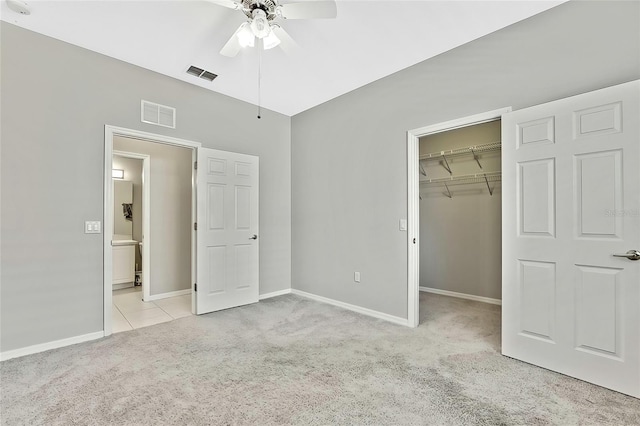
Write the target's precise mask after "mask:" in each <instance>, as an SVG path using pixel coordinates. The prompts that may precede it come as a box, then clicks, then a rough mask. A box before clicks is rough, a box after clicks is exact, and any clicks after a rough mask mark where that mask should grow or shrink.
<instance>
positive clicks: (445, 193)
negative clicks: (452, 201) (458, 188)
mask: <svg viewBox="0 0 640 426" xmlns="http://www.w3.org/2000/svg"><path fill="white" fill-rule="evenodd" d="M444 187H445V188H446V190H447V192H443V194H444V195H446V196H447V197H449V198H453V196H452V195H451V191H449V187H448V186H447V184H446V183H445V184H444Z"/></svg>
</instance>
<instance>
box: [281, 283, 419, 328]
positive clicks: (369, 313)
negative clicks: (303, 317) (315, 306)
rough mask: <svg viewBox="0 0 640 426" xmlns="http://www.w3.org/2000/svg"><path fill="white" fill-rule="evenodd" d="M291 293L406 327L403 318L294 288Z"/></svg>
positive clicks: (405, 321)
mask: <svg viewBox="0 0 640 426" xmlns="http://www.w3.org/2000/svg"><path fill="white" fill-rule="evenodd" d="M291 293H292V294H295V295H297V296H302V297H306V298H307V299H312V300H315V301H317V302H322V303H326V304H329V305H333V306H338V307H340V308H343V309H348V310H350V311H353V312H357V313H359V314H363V315H367V316H370V317H374V318H378V319H381V320H385V321H388V322H392V323H394V324H399V325H404V326H406V325H408V324H407V320H406V319H404V318H400V317H396V316H393V315H389V314H385V313H383V312H378V311H374V310H373V309H367V308H363V307H360V306H356V305H352V304H350V303H345V302H340V301H339V300H333V299H329V298H328V297H323V296H318V295H315V294H311V293H307V292H305V291H300V290H296V289H295V288H292V289H291Z"/></svg>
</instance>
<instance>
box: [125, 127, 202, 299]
mask: <svg viewBox="0 0 640 426" xmlns="http://www.w3.org/2000/svg"><path fill="white" fill-rule="evenodd" d="M113 149H114V150H117V151H126V152H134V153H138V154H146V155H149V156H150V157H151V158H150V160H151V170H150V185H149V187H150V188H151V194H150V196H151V206H150V212H149V214H150V216H151V217H150V224H149V225H150V228H151V229H150V231H151V238H150V241H151V245H150V246H149V244H146V245H145V246H144V248H145V249H148V250H151V251H150V255H151V262H150V268H151V277H143V279H145V280H146V282H145V283H144V284H143V285H149V292H150V294H151V295H152V296H154V295H156V294H162V293H168V292H171V291H178V290H186V289H189V288H191V221H192V216H191V176H192V171H193V166H192V161H193V160H192V150H191V149H188V148H182V147H177V146H170V145H163V144H160V143H151V142H145V141H141V140H135V139H128V138H122V137H115V138H114V141H113ZM139 161H140V160H139ZM147 278H150V279H147Z"/></svg>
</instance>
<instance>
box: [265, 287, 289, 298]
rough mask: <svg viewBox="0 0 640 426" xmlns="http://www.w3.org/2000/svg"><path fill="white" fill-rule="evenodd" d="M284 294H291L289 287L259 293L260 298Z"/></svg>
mask: <svg viewBox="0 0 640 426" xmlns="http://www.w3.org/2000/svg"><path fill="white" fill-rule="evenodd" d="M284 294H291V289H290V288H285V289H284V290H278V291H272V292H271V293H265V294H261V295H260V300H264V299H271V298H272V297H277V296H282V295H284Z"/></svg>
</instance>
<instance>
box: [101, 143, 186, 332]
mask: <svg viewBox="0 0 640 426" xmlns="http://www.w3.org/2000/svg"><path fill="white" fill-rule="evenodd" d="M149 136H151V135H149ZM111 141H112V149H111V150H110V151H111V152H109V153H108V154H107V155H109V160H110V161H109V163H110V165H107V167H108V168H111V169H112V173H113V178H112V179H111V181H110V182H109V184H110V188H109V189H107V191H109V192H110V198H109V199H110V200H112V201H111V202H110V206H111V208H110V209H109V213H110V216H112V218H111V220H109V219H108V217H107V216H105V240H108V241H109V243H110V244H109V245H110V246H111V250H109V252H110V254H111V256H110V257H111V262H108V259H107V256H106V252H105V267H107V264H108V263H110V264H111V266H110V267H109V270H110V271H111V272H112V274H111V277H110V278H106V274H105V290H106V291H105V332H106V331H107V329H109V328H110V329H111V330H110V331H111V332H113V333H116V332H120V331H127V330H132V329H137V328H141V327H146V326H149V325H153V324H157V323H160V322H166V321H172V320H174V319H177V318H181V317H184V316H189V315H192V312H193V308H192V298H193V295H192V282H193V278H192V277H193V271H192V268H193V254H192V243H193V241H194V236H193V231H192V223H193V214H194V208H193V158H194V156H195V149H194V147H191V146H184V145H182V144H173V143H170V142H166V141H164V139H163V137H160V136H159V137H158V138H157V139H156V138H155V137H145V138H140V137H136V136H135V135H129V134H126V133H125V134H114V135H113V136H112V137H111ZM105 153H106V151H105ZM105 189H106V188H105ZM122 193H124V195H123V194H122ZM105 201H107V198H105ZM107 221H108V222H109V224H110V225H111V226H110V227H109V228H110V229H109V230H107V226H106V225H107ZM108 234H111V235H112V238H111V239H108V237H107V235H108ZM123 270H124V271H125V272H119V271H123ZM107 282H108V284H107ZM136 284H139V285H136ZM107 287H108V289H109V290H111V291H109V294H108V295H107ZM109 314H110V315H109ZM107 316H108V318H107ZM108 323H109V326H110V327H109V326H108V325H107V324H108ZM105 334H106V333H105ZM109 334H110V333H109Z"/></svg>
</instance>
